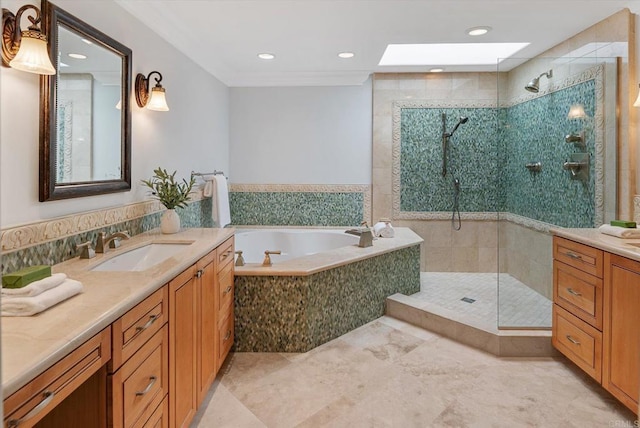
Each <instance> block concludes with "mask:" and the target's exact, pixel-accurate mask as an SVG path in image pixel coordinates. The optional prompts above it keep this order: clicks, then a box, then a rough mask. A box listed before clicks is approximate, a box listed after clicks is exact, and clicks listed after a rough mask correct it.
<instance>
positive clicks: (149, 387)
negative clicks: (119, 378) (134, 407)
mask: <svg viewBox="0 0 640 428" xmlns="http://www.w3.org/2000/svg"><path fill="white" fill-rule="evenodd" d="M157 380H158V378H157V377H155V376H151V377H149V385H147V387H146V388H145V389H143V390H142V391H136V395H138V396H139V395H145V394H146V393H148V392H149V391H151V388H153V385H155V384H156V381H157Z"/></svg>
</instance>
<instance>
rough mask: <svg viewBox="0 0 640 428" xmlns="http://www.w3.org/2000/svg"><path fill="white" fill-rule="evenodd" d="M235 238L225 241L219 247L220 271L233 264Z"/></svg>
mask: <svg viewBox="0 0 640 428" xmlns="http://www.w3.org/2000/svg"><path fill="white" fill-rule="evenodd" d="M233 254H234V252H233V237H232V238H229V239H227V240H226V241H224V242H223V243H222V244H220V246H219V247H218V270H220V269H222V268H223V266H225V265H226V264H227V263H232V262H233Z"/></svg>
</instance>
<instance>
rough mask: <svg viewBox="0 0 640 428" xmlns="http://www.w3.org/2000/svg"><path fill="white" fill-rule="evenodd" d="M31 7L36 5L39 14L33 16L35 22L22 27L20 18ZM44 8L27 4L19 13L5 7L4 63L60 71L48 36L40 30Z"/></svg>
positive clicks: (40, 71) (39, 71)
mask: <svg viewBox="0 0 640 428" xmlns="http://www.w3.org/2000/svg"><path fill="white" fill-rule="evenodd" d="M27 9H33V10H34V11H35V13H36V16H35V17H32V16H29V21H31V25H30V26H29V28H28V29H27V30H24V31H21V30H20V19H21V18H22V14H23V13H24V12H25V11H26V10H27ZM40 21H41V18H40V9H38V8H37V7H35V6H33V5H30V4H27V5H24V6H22V7H21V8H20V9H18V13H16V14H15V15H14V14H13V13H11V12H10V11H9V10H8V9H4V8H3V9H2V65H4V66H6V67H11V68H15V69H16V70H22V71H26V72H28V73H36V74H48V75H50V74H56V68H55V67H54V66H53V64H52V63H51V58H49V52H48V49H47V36H45V35H44V34H42V32H41V31H40V27H39V24H40Z"/></svg>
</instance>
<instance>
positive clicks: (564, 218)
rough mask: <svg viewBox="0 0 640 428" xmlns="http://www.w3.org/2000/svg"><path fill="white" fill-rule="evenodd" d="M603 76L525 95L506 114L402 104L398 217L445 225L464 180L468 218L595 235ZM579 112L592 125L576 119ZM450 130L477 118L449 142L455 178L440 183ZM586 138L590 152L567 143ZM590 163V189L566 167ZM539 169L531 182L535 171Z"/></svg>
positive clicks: (396, 154)
mask: <svg viewBox="0 0 640 428" xmlns="http://www.w3.org/2000/svg"><path fill="white" fill-rule="evenodd" d="M603 70H604V68H603V67H602V66H597V67H593V68H591V69H588V70H586V71H584V72H582V73H580V74H578V75H576V76H572V77H570V78H567V79H566V80H564V81H562V82H556V84H557V86H555V87H553V88H551V89H549V90H547V91H546V92H544V93H543V92H541V93H540V94H537V95H533V94H528V95H523V96H521V97H519V98H518V99H517V100H514V101H513V102H512V103H511V104H507V105H504V106H502V107H500V108H498V107H497V105H495V103H494V104H491V103H489V102H479V101H447V100H444V101H443V100H424V101H420V100H412V101H397V102H396V103H395V104H394V112H393V114H394V117H393V123H394V127H393V212H394V218H400V219H425V220H429V219H444V218H447V217H450V215H451V210H452V207H453V194H454V186H453V179H454V178H458V179H459V180H460V187H461V193H460V199H459V208H460V211H461V212H462V213H463V219H464V218H467V219H477V220H482V219H487V218H489V217H491V218H495V213H496V212H502V213H510V214H514V218H527V219H530V220H532V221H534V222H540V223H545V224H554V225H558V226H563V227H594V226H595V225H596V224H600V223H601V222H602V218H603V210H604V207H603V190H602V189H603V179H602V175H603V166H602V164H603V126H604V120H603V119H602V111H603V102H604V100H603V94H602V86H603ZM575 104H581V105H583V106H584V110H585V112H586V114H587V118H586V119H582V120H575V119H568V118H567V112H568V111H569V108H570V107H571V106H572V105H575ZM443 113H444V114H446V117H447V121H446V129H447V131H450V129H451V128H452V127H453V126H454V125H455V123H456V122H457V121H458V119H459V118H460V117H461V116H466V117H468V118H469V120H468V122H467V123H466V124H463V125H460V127H459V128H458V130H457V131H456V133H455V134H454V135H453V136H452V137H451V138H450V141H449V152H448V159H449V162H448V173H447V176H446V177H442V175H441V167H442V119H441V115H442V114H443ZM581 130H584V131H585V132H586V137H587V138H586V140H587V147H586V149H580V148H578V147H576V146H574V145H573V144H567V143H565V142H564V136H565V135H567V134H569V133H571V132H579V131H581ZM580 151H586V152H588V153H589V154H590V157H591V160H590V177H589V180H588V181H587V182H583V181H580V180H572V179H571V176H570V172H569V171H566V170H563V168H562V165H563V163H564V161H566V160H567V159H568V158H569V156H570V154H571V153H573V152H580ZM538 161H539V162H541V163H542V170H541V171H540V172H537V173H532V172H530V171H529V170H527V169H526V168H525V166H524V165H525V164H526V163H529V162H538Z"/></svg>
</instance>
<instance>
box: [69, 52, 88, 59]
mask: <svg viewBox="0 0 640 428" xmlns="http://www.w3.org/2000/svg"><path fill="white" fill-rule="evenodd" d="M69 56H70V57H71V58H75V59H87V56H86V55H82V54H77V53H70V54H69Z"/></svg>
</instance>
